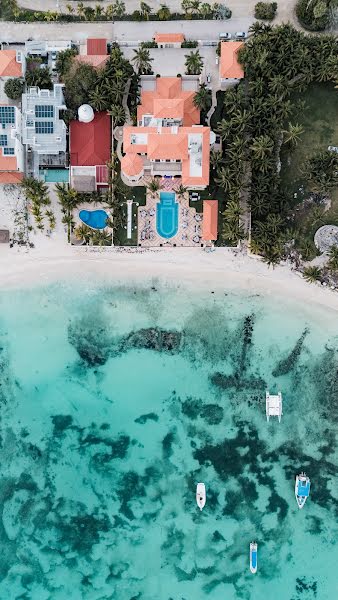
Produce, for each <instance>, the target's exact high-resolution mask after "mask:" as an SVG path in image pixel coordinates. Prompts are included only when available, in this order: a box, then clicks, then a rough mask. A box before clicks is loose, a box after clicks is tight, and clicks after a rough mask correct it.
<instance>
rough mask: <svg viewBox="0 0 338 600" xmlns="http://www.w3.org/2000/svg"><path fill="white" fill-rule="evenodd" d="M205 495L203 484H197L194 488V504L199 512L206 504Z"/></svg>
mask: <svg viewBox="0 0 338 600" xmlns="http://www.w3.org/2000/svg"><path fill="white" fill-rule="evenodd" d="M206 499H207V497H206V493H205V485H204V483H198V484H197V487H196V502H197V506H198V508H199V509H200V510H202V509H203V508H204V506H205V503H206Z"/></svg>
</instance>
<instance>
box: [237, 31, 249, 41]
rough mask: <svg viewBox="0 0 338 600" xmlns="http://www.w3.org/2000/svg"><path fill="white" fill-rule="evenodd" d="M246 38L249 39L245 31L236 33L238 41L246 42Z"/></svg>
mask: <svg viewBox="0 0 338 600" xmlns="http://www.w3.org/2000/svg"><path fill="white" fill-rule="evenodd" d="M246 37H247V34H246V33H245V31H236V33H235V38H236V40H245V39H246Z"/></svg>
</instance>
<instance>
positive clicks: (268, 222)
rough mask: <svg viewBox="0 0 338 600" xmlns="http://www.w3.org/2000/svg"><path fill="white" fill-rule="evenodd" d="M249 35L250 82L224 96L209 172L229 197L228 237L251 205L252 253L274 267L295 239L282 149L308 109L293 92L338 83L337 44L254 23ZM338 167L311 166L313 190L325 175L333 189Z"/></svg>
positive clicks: (293, 140) (329, 161)
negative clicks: (218, 146) (218, 144)
mask: <svg viewBox="0 0 338 600" xmlns="http://www.w3.org/2000/svg"><path fill="white" fill-rule="evenodd" d="M252 29H253V32H254V36H253V37H252V38H251V39H250V40H249V41H248V43H247V44H246V45H245V47H244V48H243V49H242V51H241V55H240V60H241V61H242V63H243V65H244V68H245V74H246V79H245V81H244V82H242V83H241V84H240V85H239V86H237V88H235V89H233V90H230V91H228V92H226V93H225V95H224V107H223V115H222V116H223V118H221V120H220V121H219V124H218V131H219V133H220V135H221V137H222V140H223V153H222V155H214V156H213V157H212V167H213V168H214V169H216V171H217V173H218V181H219V183H220V185H221V186H222V187H223V189H224V190H226V194H227V208H226V211H225V217H226V219H225V225H224V231H223V237H224V238H225V239H229V240H231V239H234V238H235V236H236V235H237V234H239V235H238V237H241V235H242V234H243V232H242V231H241V226H240V225H238V218H237V215H238V214H239V215H240V216H241V214H242V208H243V206H244V200H245V199H247V200H248V201H249V203H250V207H251V248H252V250H253V251H254V252H258V253H260V254H262V255H263V256H265V258H266V260H267V261H268V262H271V263H274V262H277V261H278V260H279V259H280V258H281V257H282V256H283V255H284V254H285V248H286V244H287V242H291V240H293V239H295V238H297V232H295V231H294V230H290V225H292V219H291V216H290V213H291V208H292V203H293V198H292V199H291V198H289V197H287V196H286V195H285V193H284V192H283V190H282V188H281V185H280V176H279V155H280V149H281V146H282V145H283V144H284V145H285V146H284V147H285V148H287V151H288V152H289V153H290V155H291V154H292V151H293V148H294V147H295V146H296V145H297V143H298V142H299V140H301V135H302V128H301V127H300V126H299V125H298V123H297V118H298V117H299V113H300V111H302V110H304V106H303V104H302V103H301V102H298V103H297V102H292V100H291V97H292V93H293V92H294V91H295V90H305V89H306V86H307V85H308V84H310V83H311V82H313V81H316V80H317V81H328V80H334V81H335V80H337V79H338V53H337V41H336V39H335V38H334V37H333V36H328V35H327V36H322V37H320V38H319V37H312V36H305V35H304V34H303V33H301V32H298V31H296V30H294V29H293V28H292V27H291V26H290V25H283V26H280V27H276V28H272V27H271V26H267V25H262V24H259V23H255V24H254V25H253V27H252ZM297 111H298V112H297ZM297 115H298V116H297ZM328 155H329V156H328ZM335 160H336V157H332V154H331V153H324V155H320V156H319V157H317V158H316V159H315V158H313V160H312V161H311V160H310V161H309V163H308V165H307V168H308V178H309V181H311V180H312V181H313V183H314V186H313V187H314V188H315V187H316V183H317V180H316V177H317V179H318V177H319V175H318V173H322V172H325V174H327V175H325V176H324V175H321V176H320V177H321V179H322V178H324V177H326V178H327V180H328V182H331V181H332V183H333V184H334V182H333V175H332V172H333V171H334V167H332V165H333V164H334V163H335ZM319 165H320V170H319ZM330 173H331V175H330ZM246 194H247V198H246ZM238 227H239V231H236V228H237V229H238ZM298 237H299V236H298Z"/></svg>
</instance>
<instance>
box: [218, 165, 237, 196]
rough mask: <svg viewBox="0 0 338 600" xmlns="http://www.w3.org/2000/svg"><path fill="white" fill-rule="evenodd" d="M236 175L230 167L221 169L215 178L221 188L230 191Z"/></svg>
mask: <svg viewBox="0 0 338 600" xmlns="http://www.w3.org/2000/svg"><path fill="white" fill-rule="evenodd" d="M233 176H234V173H233V171H232V170H231V169H230V167H221V168H220V169H219V171H218V172H217V177H215V181H216V183H218V184H219V185H220V186H221V188H223V189H224V190H225V191H229V190H230V189H231V186H232V182H233Z"/></svg>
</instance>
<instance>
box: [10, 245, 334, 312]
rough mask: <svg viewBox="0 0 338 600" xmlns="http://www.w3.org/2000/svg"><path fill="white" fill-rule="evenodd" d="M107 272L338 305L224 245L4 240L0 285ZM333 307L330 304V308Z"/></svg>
mask: <svg viewBox="0 0 338 600" xmlns="http://www.w3.org/2000/svg"><path fill="white" fill-rule="evenodd" d="M96 277H98V278H100V279H101V278H102V280H103V281H105V282H107V283H119V284H123V283H129V284H130V283H133V282H137V283H145V284H146V285H147V284H149V285H150V284H151V283H150V282H152V281H154V280H158V281H159V282H160V283H161V282H162V283H163V284H167V283H168V284H170V285H173V284H179V285H181V286H182V285H185V286H186V287H187V293H189V291H190V290H191V289H195V290H210V292H211V291H212V290H214V291H215V292H216V291H220V290H221V291H227V290H229V291H230V290H231V291H236V290H238V291H241V290H245V291H246V292H249V293H251V294H252V293H258V294H263V295H264V296H268V297H271V299H273V298H275V299H276V300H279V301H283V299H285V300H295V301H297V302H300V303H302V304H303V305H304V308H305V307H306V308H307V309H310V308H311V307H312V306H313V308H314V307H315V306H317V307H318V308H319V307H323V308H326V309H332V310H334V311H337V310H338V294H337V293H336V292H333V291H331V290H330V289H323V288H322V287H321V286H319V285H317V284H309V283H307V282H306V281H305V280H304V279H303V278H302V277H301V276H300V275H299V274H297V273H295V272H293V271H291V270H290V267H289V266H287V265H285V266H277V267H276V268H275V269H272V268H269V267H268V266H267V265H266V264H265V263H263V262H261V261H259V260H257V259H256V258H250V257H248V256H246V255H243V254H240V253H236V252H234V251H231V250H227V249H224V248H218V249H216V251H215V252H213V253H210V254H207V253H206V252H204V251H203V250H202V249H197V248H166V249H159V250H155V251H148V252H147V251H146V252H144V253H127V252H118V251H116V250H114V249H111V250H110V251H108V252H105V251H103V252H102V253H100V252H95V253H93V252H85V249H84V248H74V247H70V246H67V245H65V243H64V242H63V243H61V240H60V238H59V240H55V239H54V240H53V238H52V239H46V238H44V243H43V244H40V245H39V247H38V248H36V249H33V250H30V251H29V252H28V253H25V251H24V250H23V249H22V250H19V251H18V250H17V248H12V249H10V248H8V247H7V246H4V245H3V246H0V289H1V288H2V289H8V288H22V287H24V286H28V287H31V286H35V285H36V284H42V285H46V284H48V283H52V282H54V281H58V280H60V279H67V280H69V279H70V280H72V279H74V280H75V281H76V280H78V279H81V278H86V279H88V278H96ZM329 312H330V310H329Z"/></svg>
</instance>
